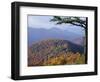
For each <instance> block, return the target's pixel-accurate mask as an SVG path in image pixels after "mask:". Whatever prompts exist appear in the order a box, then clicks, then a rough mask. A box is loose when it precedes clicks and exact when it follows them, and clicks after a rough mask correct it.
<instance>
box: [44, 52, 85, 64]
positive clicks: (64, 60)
mask: <svg viewBox="0 0 100 82" xmlns="http://www.w3.org/2000/svg"><path fill="white" fill-rule="evenodd" d="M65 64H69V65H70V64H85V55H83V54H80V53H78V52H77V53H72V52H67V53H66V54H60V55H59V56H56V57H52V58H48V60H46V61H45V60H44V62H43V65H65Z"/></svg>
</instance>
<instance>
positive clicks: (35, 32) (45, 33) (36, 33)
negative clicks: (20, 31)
mask: <svg viewBox="0 0 100 82" xmlns="http://www.w3.org/2000/svg"><path fill="white" fill-rule="evenodd" d="M82 37H84V35H83V34H78V33H75V32H71V31H69V30H67V29H65V30H61V29H58V28H55V27H54V28H51V29H44V28H31V27H29V28H28V44H29V46H30V45H32V44H33V43H35V42H38V41H42V40H48V39H63V40H68V41H71V42H72V43H76V44H79V45H83V44H81V43H83V38H82ZM75 41H76V42H75ZM78 42H79V43H78Z"/></svg>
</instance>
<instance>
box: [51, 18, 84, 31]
mask: <svg viewBox="0 0 100 82" xmlns="http://www.w3.org/2000/svg"><path fill="white" fill-rule="evenodd" d="M50 21H53V22H56V24H71V25H75V26H80V27H82V28H84V29H86V19H82V18H81V17H63V16H53V18H52V19H51V20H50Z"/></svg>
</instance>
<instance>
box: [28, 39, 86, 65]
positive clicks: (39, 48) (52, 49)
mask: <svg viewBox="0 0 100 82" xmlns="http://www.w3.org/2000/svg"><path fill="white" fill-rule="evenodd" d="M69 52H71V53H72V54H73V55H72V56H73V57H74V54H76V53H79V54H84V47H83V46H80V45H77V44H74V43H72V42H70V41H68V40H62V39H48V40H42V41H39V42H35V43H33V44H32V45H31V46H30V47H29V48H28V66H41V65H43V63H44V61H45V62H47V61H48V59H51V58H56V57H59V56H60V55H61V54H63V56H64V55H65V56H66V55H68V53H69Z"/></svg>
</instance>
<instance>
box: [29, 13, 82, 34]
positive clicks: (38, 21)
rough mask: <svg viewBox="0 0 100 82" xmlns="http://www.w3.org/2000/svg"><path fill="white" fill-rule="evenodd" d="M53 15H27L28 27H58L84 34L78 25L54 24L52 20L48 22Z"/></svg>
mask: <svg viewBox="0 0 100 82" xmlns="http://www.w3.org/2000/svg"><path fill="white" fill-rule="evenodd" d="M52 18H53V16H41V15H40V16H38V15H28V27H31V28H44V29H51V28H58V29H61V30H65V29H67V30H69V31H71V32H75V33H78V34H82V33H83V34H84V30H83V28H81V27H79V26H74V25H70V24H61V25H56V24H55V23H54V22H50V19H52Z"/></svg>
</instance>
